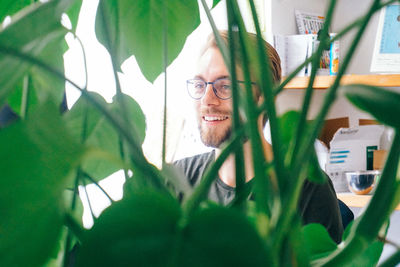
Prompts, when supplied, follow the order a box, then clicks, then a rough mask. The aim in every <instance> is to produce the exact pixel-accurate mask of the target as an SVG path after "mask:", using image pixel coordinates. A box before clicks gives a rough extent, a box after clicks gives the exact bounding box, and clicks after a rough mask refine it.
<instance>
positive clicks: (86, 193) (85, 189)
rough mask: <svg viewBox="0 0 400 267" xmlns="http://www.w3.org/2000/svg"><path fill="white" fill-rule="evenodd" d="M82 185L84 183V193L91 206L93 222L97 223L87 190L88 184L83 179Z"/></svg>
mask: <svg viewBox="0 0 400 267" xmlns="http://www.w3.org/2000/svg"><path fill="white" fill-rule="evenodd" d="M82 183H83V191H85V195H86V199H87V202H88V206H89V210H90V215H91V216H92V220H93V222H95V220H96V216H94V213H93V208H92V204H91V203H90V198H89V194H88V192H87V188H86V186H87V184H86V182H85V180H84V179H82Z"/></svg>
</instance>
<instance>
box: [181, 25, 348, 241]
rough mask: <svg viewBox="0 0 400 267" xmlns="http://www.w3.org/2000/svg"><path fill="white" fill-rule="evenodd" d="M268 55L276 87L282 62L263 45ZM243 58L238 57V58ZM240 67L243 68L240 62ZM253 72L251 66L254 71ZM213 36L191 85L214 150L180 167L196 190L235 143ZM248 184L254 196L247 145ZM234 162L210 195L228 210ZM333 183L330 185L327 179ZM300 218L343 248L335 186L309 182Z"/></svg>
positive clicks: (205, 138) (226, 82) (224, 73)
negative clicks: (231, 142)
mask: <svg viewBox="0 0 400 267" xmlns="http://www.w3.org/2000/svg"><path fill="white" fill-rule="evenodd" d="M220 34H221V37H222V38H223V40H224V42H225V43H226V44H228V35H227V32H221V33H220ZM249 40H250V44H251V45H252V46H253V47H254V48H256V36H255V35H253V34H249ZM264 45H265V51H266V55H267V56H268V58H269V60H270V63H271V64H270V66H271V71H272V77H273V80H274V82H275V83H278V82H279V81H280V78H281V66H280V59H279V56H278V54H277V52H276V51H275V49H274V48H273V47H272V46H270V45H269V44H268V43H267V42H264ZM238 54H239V53H237V55H238ZM236 61H237V62H238V64H239V65H238V66H240V62H241V58H240V57H237V58H236ZM250 70H251V66H250ZM229 77H230V76H229V72H228V69H227V68H226V66H225V63H224V60H223V57H222V55H221V52H220V51H219V49H218V47H217V45H216V41H215V38H214V36H213V35H210V36H209V39H208V41H207V43H206V45H205V47H204V48H203V50H202V53H201V55H200V57H199V60H198V64H197V70H196V75H195V76H194V78H193V79H189V80H187V90H188V93H189V95H190V96H191V97H192V98H193V99H194V105H195V109H196V113H197V120H198V126H199V131H200V137H201V140H202V142H203V143H204V144H205V145H206V146H209V147H213V148H214V150H213V151H211V152H208V153H204V154H200V155H196V156H193V157H189V158H184V159H182V160H179V161H177V162H176V163H175V164H176V165H177V166H178V167H179V168H181V169H182V170H183V172H184V174H185V176H186V178H187V179H188V181H189V183H190V184H191V185H192V186H197V185H198V184H199V183H200V181H201V179H202V177H203V175H204V172H205V170H206V169H207V167H208V166H209V164H211V163H212V162H214V161H215V158H216V157H218V156H219V154H220V153H221V145H222V144H223V143H224V142H225V141H227V140H228V139H229V138H230V135H231V128H232V99H231V97H232V95H231V80H230V78H229ZM238 80H239V81H238V82H239V83H242V82H243V76H242V73H241V70H240V68H238ZM253 84H254V85H253V88H254V92H255V104H257V105H259V104H261V103H262V101H263V98H262V96H261V95H260V92H259V91H258V89H257V86H256V85H255V83H253ZM265 122H266V118H265V115H260V117H259V118H258V126H259V130H260V135H261V136H263V134H262V132H263V128H264V126H265ZM262 144H263V148H264V152H265V157H266V158H267V159H271V158H272V152H271V150H272V149H271V145H270V144H269V143H268V142H267V141H266V140H265V139H264V138H262ZM243 153H244V165H245V181H246V187H247V189H248V190H251V185H252V179H253V177H254V169H253V163H252V151H251V145H250V141H248V140H247V141H245V142H244V143H243ZM235 175H236V173H235V158H234V155H230V156H229V157H228V158H227V159H226V160H225V162H224V163H223V164H222V166H221V168H220V169H219V171H218V177H216V180H215V182H214V184H213V185H212V187H211V188H210V192H209V195H208V197H209V199H210V200H212V201H215V202H217V203H220V204H222V205H227V204H229V203H230V202H231V201H232V200H233V198H234V196H235V186H236V177H235ZM328 180H329V179H328ZM298 210H299V214H300V215H301V217H302V221H303V223H304V224H307V223H313V222H315V223H320V224H322V225H324V226H325V227H326V229H327V230H328V232H329V233H330V235H331V237H332V238H333V239H334V240H335V241H336V242H340V240H341V235H342V232H343V227H342V222H341V216H340V213H339V208H338V202H337V199H336V194H335V192H334V189H333V186H332V183H331V182H330V181H329V182H328V183H325V184H322V185H317V184H313V183H311V182H309V181H308V180H306V182H305V183H304V185H303V190H302V193H301V198H300V203H299V207H298Z"/></svg>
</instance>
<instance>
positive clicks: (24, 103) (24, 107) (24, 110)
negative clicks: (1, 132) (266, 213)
mask: <svg viewBox="0 0 400 267" xmlns="http://www.w3.org/2000/svg"><path fill="white" fill-rule="evenodd" d="M30 82H31V79H30V75H29V74H27V75H25V76H24V81H23V85H22V86H23V87H22V99H21V118H22V119H26V117H27V116H28V107H29V95H30V90H29V88H30Z"/></svg>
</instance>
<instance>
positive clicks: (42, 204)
mask: <svg viewBox="0 0 400 267" xmlns="http://www.w3.org/2000/svg"><path fill="white" fill-rule="evenodd" d="M58 114H59V112H58V107H56V106H55V105H54V104H53V103H52V102H51V101H48V102H47V103H46V105H44V106H41V107H40V108H39V109H38V110H37V111H36V112H35V113H32V116H31V119H30V120H26V121H20V122H17V123H15V124H12V125H10V126H9V127H7V128H5V129H3V130H1V131H0V147H1V149H0V162H2V164H0V173H1V177H0V203H1V204H0V205H1V208H0V216H1V218H2V219H1V221H0V235H1V242H0V265H1V266H41V265H42V264H43V263H45V261H46V259H47V258H48V257H49V256H50V255H51V254H52V253H53V252H54V247H55V246H56V244H57V241H58V240H59V239H58V238H59V235H60V231H61V227H62V224H63V220H64V203H63V198H62V197H60V195H62V193H63V190H64V187H65V185H66V183H67V181H68V179H69V178H71V176H72V175H71V174H72V173H71V171H72V170H73V168H74V167H76V166H77V165H78V162H79V160H80V158H81V155H82V148H81V147H80V146H79V145H77V144H76V143H75V142H74V140H73V139H71V137H70V136H69V135H68V133H67V130H66V129H65V127H64V126H63V124H62V123H61V117H60V116H59V115H58ZM21 255H23V257H22V256H21Z"/></svg>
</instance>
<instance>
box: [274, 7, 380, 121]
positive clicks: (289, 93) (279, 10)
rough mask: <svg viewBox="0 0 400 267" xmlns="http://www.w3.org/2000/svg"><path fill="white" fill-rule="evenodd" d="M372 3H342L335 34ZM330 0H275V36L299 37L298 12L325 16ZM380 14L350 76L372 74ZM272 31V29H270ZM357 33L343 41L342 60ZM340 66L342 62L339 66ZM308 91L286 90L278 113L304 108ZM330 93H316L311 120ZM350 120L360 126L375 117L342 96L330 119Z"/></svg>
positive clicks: (366, 33)
mask: <svg viewBox="0 0 400 267" xmlns="http://www.w3.org/2000/svg"><path fill="white" fill-rule="evenodd" d="M371 2H372V0H352V1H346V0H338V1H337V5H336V9H335V12H334V17H333V22H332V27H331V31H332V32H338V31H339V30H341V29H342V28H343V27H345V25H347V24H349V23H350V22H352V21H354V20H355V19H356V18H358V17H359V16H361V15H362V14H363V13H364V12H365V11H366V10H367V8H368V7H369V5H370V3H371ZM328 4H329V1H328V0H272V3H271V14H272V26H271V29H272V31H273V34H285V35H290V34H297V26H296V22H295V17H294V10H295V9H299V10H302V11H308V12H313V13H318V14H325V10H326V8H327V5H328ZM378 18H379V13H378V14H376V15H375V16H374V17H373V19H372V20H371V22H370V25H369V26H368V27H367V29H366V31H365V33H364V35H363V37H362V39H361V42H360V45H359V47H358V48H357V50H356V52H355V55H354V57H353V60H352V62H351V63H350V65H349V67H348V70H347V72H346V73H347V74H369V73H370V72H369V68H370V64H371V58H372V51H373V48H374V45H375V35H376V30H377V23H378ZM267 28H268V27H267ZM354 35H355V31H352V32H350V33H349V34H348V35H346V36H345V37H344V38H342V39H340V60H343V56H344V55H345V54H346V52H347V50H348V47H349V45H350V42H351V40H352V38H353V37H354ZM339 64H340V63H339ZM303 95H304V90H285V91H284V92H283V93H281V95H279V97H278V99H277V106H278V112H279V113H283V112H285V111H287V110H290V109H299V108H300V107H301V105H302V97H303ZM325 95H326V91H324V90H321V91H319V90H318V91H315V92H314V97H313V100H312V106H311V111H310V114H309V115H310V116H309V119H312V118H314V117H315V115H316V114H317V111H318V110H319V108H320V107H321V105H322V103H323V100H324V97H325ZM338 117H349V118H350V126H356V125H358V119H360V118H365V119H370V118H371V116H370V115H369V114H366V113H364V112H362V111H360V110H358V109H357V108H355V107H353V106H352V105H351V104H350V103H349V102H348V101H347V100H346V99H344V98H343V97H339V98H338V99H337V100H336V101H335V103H334V104H333V106H332V108H331V110H330V112H329V114H328V116H327V118H328V119H329V118H338Z"/></svg>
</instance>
